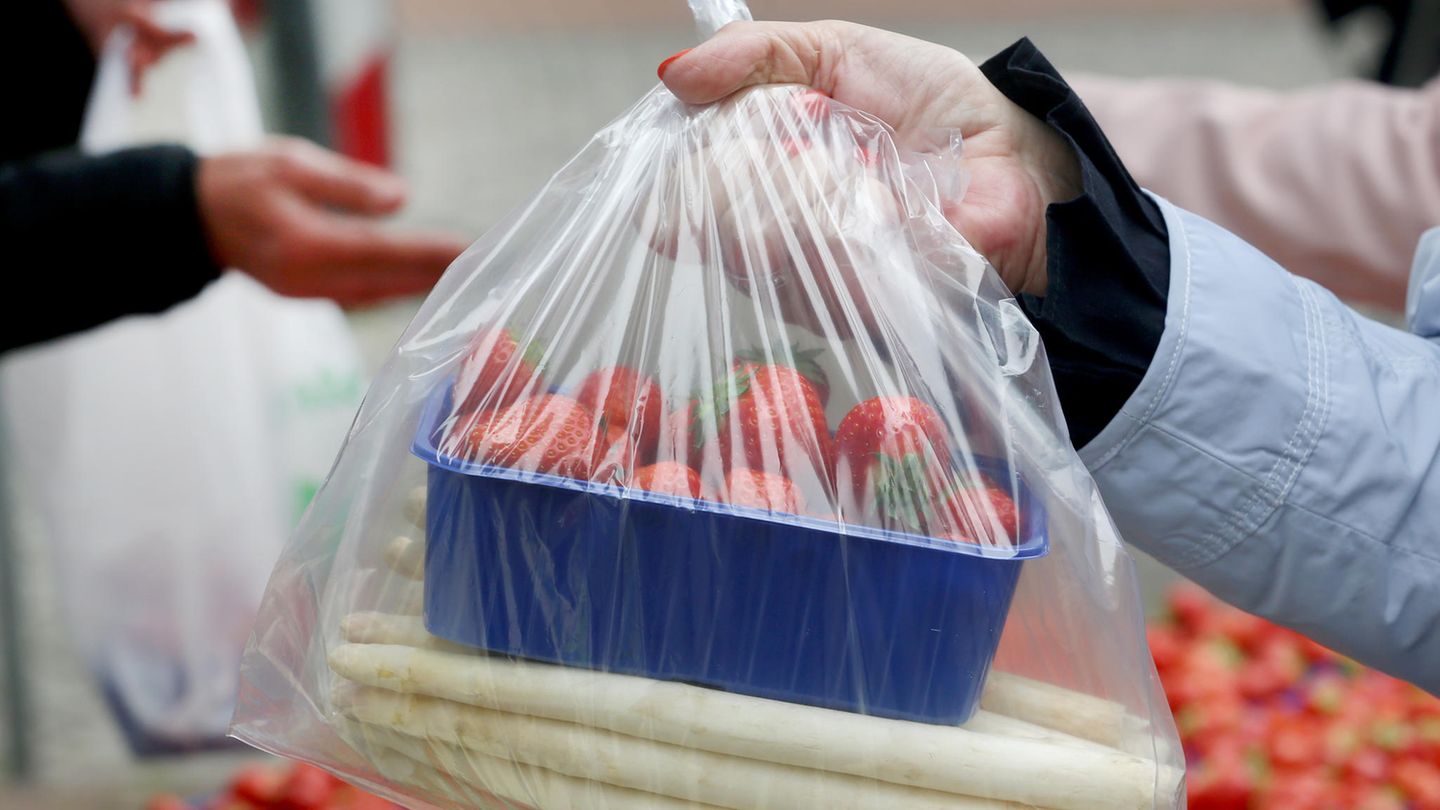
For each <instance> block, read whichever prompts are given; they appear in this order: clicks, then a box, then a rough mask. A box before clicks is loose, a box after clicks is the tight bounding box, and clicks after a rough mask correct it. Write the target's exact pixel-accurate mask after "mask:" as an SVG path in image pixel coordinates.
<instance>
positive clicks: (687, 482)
mask: <svg viewBox="0 0 1440 810" xmlns="http://www.w3.org/2000/svg"><path fill="white" fill-rule="evenodd" d="M630 485H631V486H634V487H638V488H639V489H644V490H649V491H650V492H659V493H662V494H665V495H678V496H680V497H682V498H700V497H703V496H704V488H703V487H702V486H701V483H700V473H698V472H695V471H694V470H693V469H691V468H689V467H686V466H685V465H684V464H680V463H678V462H674V461H661V462H658V463H655V464H651V465H650V466H648V467H641V468H640V469H638V470H636V471H635V476H634V478H632V479H631V480H630Z"/></svg>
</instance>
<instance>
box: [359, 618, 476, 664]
mask: <svg viewBox="0 0 1440 810" xmlns="http://www.w3.org/2000/svg"><path fill="white" fill-rule="evenodd" d="M340 637H341V638H343V639H345V640H346V641H349V642H351V643H354V644H394V645H399V646H402V647H410V648H414V649H419V650H443V651H447V652H454V653H459V654H468V655H471V656H479V655H483V653H481V652H480V651H478V650H475V649H472V648H470V647H464V646H462V645H459V644H452V643H451V642H448V641H446V640H444V639H442V638H438V637H436V636H432V635H430V633H428V632H427V631H426V630H425V621H424V620H423V619H421V618H420V617H419V616H397V615H395V614H393V613H368V612H363V611H362V612H359V613H351V614H350V615H349V616H346V617H345V618H343V619H341V620H340Z"/></svg>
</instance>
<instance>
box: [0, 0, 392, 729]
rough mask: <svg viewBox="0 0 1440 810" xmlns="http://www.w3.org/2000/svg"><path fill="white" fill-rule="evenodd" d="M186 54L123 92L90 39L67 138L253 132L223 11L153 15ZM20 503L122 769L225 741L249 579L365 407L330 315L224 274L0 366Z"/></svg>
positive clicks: (118, 75)
mask: <svg viewBox="0 0 1440 810" xmlns="http://www.w3.org/2000/svg"><path fill="white" fill-rule="evenodd" d="M157 15H158V20H159V22H160V23H161V24H162V25H165V26H167V27H171V28H184V29H188V30H191V31H194V32H195V34H196V41H195V43H194V44H193V45H190V46H186V47H184V48H182V49H180V50H179V51H177V52H175V53H173V54H171V56H170V57H168V58H167V59H166V60H165V61H164V62H162V63H161V64H160V65H157V66H156V67H155V69H154V70H153V71H151V72H149V73H147V76H146V83H145V88H144V95H143V96H142V97H141V98H139V99H134V98H132V97H131V95H130V92H129V86H128V84H127V79H126V67H125V53H126V49H127V47H128V45H129V41H130V35H129V32H128V31H119V32H117V33H116V34H115V35H114V36H113V37H112V39H111V41H110V42H109V43H108V44H107V48H106V51H105V55H104V57H103V59H102V64H101V66H100V70H99V74H98V77H97V82H96V86H95V90H94V93H93V95H92V98H91V104H90V108H89V110H88V112H87V117H86V122H85V129H84V134H83V136H82V143H83V145H84V147H85V148H86V149H87V150H88V151H105V150H109V149H114V148H120V147H124V146H129V145H134V144H139V143H145V142H154V141H181V142H184V143H187V144H188V145H190V146H191V147H192V148H194V149H196V150H197V151H198V152H201V153H202V154H204V153H214V152H217V151H222V150H227V149H235V148H244V147H247V146H251V145H254V144H255V143H258V142H259V141H260V139H261V138H262V136H263V133H262V130H261V126H260V112H259V107H258V104H257V102H256V96H255V88H254V85H253V80H252V78H251V73H250V67H249V63H248V61H247V59H246V56H245V52H244V50H243V47H242V44H241V41H240V37H239V34H238V32H237V31H236V28H235V25H234V22H233V20H232V19H231V17H230V12H229V10H228V8H227V6H226V5H225V4H224V3H223V2H221V0H174V1H173V2H166V3H160V4H157ZM0 374H3V378H0V390H3V405H4V409H3V413H4V416H5V419H6V421H7V422H8V424H7V425H6V430H7V432H8V433H9V434H10V435H9V440H10V441H9V444H10V446H11V448H12V450H13V459H14V460H13V462H12V463H13V464H14V465H15V467H16V469H15V471H14V472H15V475H16V478H17V479H18V480H19V481H20V482H21V486H22V491H23V492H24V493H25V495H26V498H25V503H24V504H23V506H24V507H28V508H33V509H35V510H37V511H38V515H37V517H38V518H39V521H38V522H39V525H41V526H42V527H43V529H44V531H45V532H46V536H45V537H44V542H45V543H46V545H48V546H49V547H51V548H52V549H53V550H54V555H55V560H56V567H57V572H58V577H59V591H60V595H61V599H62V600H63V603H64V607H65V614H66V618H67V621H68V623H69V624H70V626H71V629H72V631H73V634H74V637H75V640H76V642H77V645H78V649H79V651H80V653H81V655H82V656H83V657H84V659H85V661H86V663H87V664H89V665H90V666H91V667H93V668H94V670H95V672H96V675H97V678H98V680H99V682H100V686H101V689H102V690H103V691H104V692H105V694H106V697H107V698H108V699H109V700H110V702H111V705H112V706H113V707H114V708H115V710H116V713H117V716H118V719H119V720H120V722H121V725H122V727H123V729H124V731H125V732H126V735H127V737H128V738H129V739H130V741H131V743H132V745H133V746H134V747H135V749H136V750H137V751H139V752H142V753H144V752H161V751H171V750H177V749H183V748H191V747H196V746H203V745H207V744H210V743H212V742H218V741H220V740H223V737H224V733H225V729H226V725H227V723H228V721H229V719H230V714H231V710H232V706H233V702H234V695H235V691H236V686H237V684H236V671H237V667H238V662H239V656H240V653H241V650H242V649H243V647H244V645H245V639H246V635H247V634H248V632H249V628H250V624H251V620H252V618H253V614H254V611H255V609H256V606H257V604H258V601H259V598H260V595H261V591H262V590H263V588H264V584H265V579H266V576H267V574H268V573H269V571H270V568H271V566H272V565H273V563H274V560H275V558H276V556H277V555H278V554H279V551H280V549H281V547H282V544H283V542H284V539H285V536H286V534H287V533H288V531H289V529H290V528H291V527H292V526H293V525H294V524H295V522H296V521H297V520H298V519H299V517H300V514H301V513H302V512H303V510H304V509H305V508H306V506H307V505H308V503H309V499H310V496H311V495H312V494H313V493H314V492H315V491H316V489H317V488H318V487H319V484H320V482H321V481H322V480H323V479H324V477H325V475H326V473H327V472H328V470H329V467H330V464H331V460H332V459H333V457H334V455H335V453H336V451H337V450H338V448H339V447H340V445H341V443H342V442H343V441H344V437H345V432H346V430H347V428H348V427H349V424H350V422H351V420H352V419H353V416H354V413H355V411H356V409H357V408H358V406H359V402H360V398H361V396H362V394H363V391H364V380H363V378H362V366H361V362H360V357H359V352H358V350H357V348H356V345H355V342H354V340H353V337H352V335H351V333H350V331H349V327H348V325H347V324H346V322H345V318H344V315H343V314H342V313H341V311H340V310H339V308H338V307H336V306H335V305H334V304H333V303H331V302H329V301H321V300H296V299H286V298H282V297H280V296H277V295H275V294H273V293H271V292H270V291H268V290H267V289H265V288H264V287H262V286H261V285H260V284H258V283H257V282H255V281H253V280H251V279H250V278H249V277H247V276H243V275H241V274H239V273H229V274H226V275H225V276H224V277H223V278H222V279H221V280H220V281H218V282H216V283H214V284H212V285H210V286H209V287H208V288H207V289H206V290H205V291H204V292H203V293H202V294H201V295H199V296H198V297H197V298H196V299H194V300H192V301H189V302H186V303H183V304H181V305H178V306H176V307H174V308H173V309H171V310H170V311H169V312H167V313H164V314H162V315H159V316H146V317H132V318H125V319H122V320H120V321H117V322H115V323H112V324H109V325H106V326H104V327H102V328H99V329H96V330H94V331H92V332H89V333H86V334H83V335H78V336H74V337H71V338H68V339H66V340H63V341H59V342H57V343H54V344H51V345H47V346H41V347H37V348H34V349H30V350H27V351H24V352H20V353H18V354H16V355H14V356H12V357H9V358H7V359H6V362H5V363H4V365H3V367H0Z"/></svg>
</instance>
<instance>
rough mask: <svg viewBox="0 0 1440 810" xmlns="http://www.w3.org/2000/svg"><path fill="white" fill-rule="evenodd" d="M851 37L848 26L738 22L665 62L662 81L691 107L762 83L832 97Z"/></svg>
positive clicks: (835, 24) (661, 70) (836, 24)
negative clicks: (801, 86) (809, 89)
mask: <svg viewBox="0 0 1440 810" xmlns="http://www.w3.org/2000/svg"><path fill="white" fill-rule="evenodd" d="M846 38H847V32H846V27H845V25H844V24H843V23H832V22H814V23H786V22H779V23H777V22H758V23H757V22H735V23H731V24H729V25H727V26H725V27H724V28H722V29H720V31H719V32H718V33H716V34H715V36H713V37H711V38H710V39H709V40H706V41H705V42H704V43H702V44H700V45H698V46H696V47H695V48H692V49H691V50H689V51H685V52H682V53H680V54H679V55H677V56H675V57H671V58H670V59H668V60H666V63H665V64H662V65H661V69H660V78H661V80H662V81H664V82H665V86H666V87H668V88H670V92H672V93H674V94H675V95H676V96H677V97H678V98H679V99H680V100H681V101H686V102H689V103H691V104H708V103H710V102H712V101H718V100H720V99H722V98H725V97H726V96H728V95H730V94H731V93H734V92H735V91H737V90H743V89H745V88H747V87H753V86H755V85H760V84H806V85H809V86H811V87H814V88H815V89H817V90H819V91H821V92H823V93H826V94H827V95H829V94H832V93H833V91H834V88H833V87H832V86H830V85H831V84H832V83H833V82H832V74H833V70H832V68H833V65H834V63H835V61H836V59H837V58H838V57H839V55H840V54H841V53H842V52H843V49H844V45H845V41H846Z"/></svg>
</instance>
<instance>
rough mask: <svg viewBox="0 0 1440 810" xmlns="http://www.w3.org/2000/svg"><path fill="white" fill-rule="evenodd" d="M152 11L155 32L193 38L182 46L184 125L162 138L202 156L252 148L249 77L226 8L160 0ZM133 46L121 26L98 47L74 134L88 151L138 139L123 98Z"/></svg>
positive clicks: (201, 0)
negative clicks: (186, 59)
mask: <svg viewBox="0 0 1440 810" xmlns="http://www.w3.org/2000/svg"><path fill="white" fill-rule="evenodd" d="M154 13H155V21H156V22H157V23H159V24H160V25H161V27H163V28H167V29H171V30H179V31H189V32H191V33H193V34H194V35H195V41H194V42H193V43H191V44H190V45H188V46H186V49H187V50H189V51H190V52H191V54H190V56H191V64H190V67H189V70H190V76H189V78H188V81H187V82H186V85H185V88H184V91H183V92H184V98H183V100H182V104H181V110H180V112H181V114H183V116H184V120H183V122H182V124H183V125H182V126H180V129H179V131H177V132H174V133H166V134H167V136H168V137H167V138H166V140H175V139H179V140H181V141H182V142H183V143H185V145H186V146H189V147H190V148H191V149H194V150H195V151H197V152H199V153H201V154H214V153H217V152H224V151H229V150H234V149H247V148H251V147H254V146H257V145H259V144H260V143H261V142H262V141H263V140H264V136H265V130H264V126H263V124H262V122H261V115H260V102H259V100H258V97H257V93H256V90H255V79H254V73H253V71H252V70H251V68H250V58H249V56H248V55H247V54H246V51H245V45H244V42H243V41H242V40H241V38H240V31H239V29H238V28H237V27H236V25H235V19H234V17H233V16H232V14H231V11H230V7H229V5H227V4H226V3H225V2H224V0H162V2H159V3H156V4H155V9H154ZM133 41H134V32H133V31H131V30H130V28H129V26H124V25H122V26H118V27H116V29H115V31H114V32H113V33H111V35H110V37H109V39H107V40H106V41H105V48H104V52H103V54H102V55H101V58H100V65H99V69H98V71H97V75H96V79H95V83H94V85H93V86H92V88H91V91H90V100H89V104H88V106H87V108H86V111H85V122H84V125H83V126H82V128H81V133H80V146H81V149H83V150H84V151H85V152H87V153H90V154H98V153H103V152H108V151H111V150H114V149H121V148H124V147H127V146H134V145H136V144H137V143H139V142H141V141H143V140H144V137H143V136H141V135H139V134H138V133H137V132H136V124H135V121H134V119H135V118H136V114H135V111H136V107H137V104H138V103H139V102H138V101H137V99H135V98H132V97H131V95H130V85H129V71H128V67H127V59H126V54H128V53H129V50H130V46H131V44H132V43H133Z"/></svg>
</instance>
